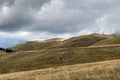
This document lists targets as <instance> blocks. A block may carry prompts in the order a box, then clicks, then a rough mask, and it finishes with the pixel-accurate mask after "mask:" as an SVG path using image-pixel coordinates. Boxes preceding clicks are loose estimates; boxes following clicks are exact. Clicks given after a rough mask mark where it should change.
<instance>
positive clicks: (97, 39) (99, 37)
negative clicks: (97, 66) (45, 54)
mask: <svg viewBox="0 0 120 80" xmlns="http://www.w3.org/2000/svg"><path fill="white" fill-rule="evenodd" d="M119 40H120V36H119V35H117V36H115V35H104V34H90V35H83V36H77V37H72V38H68V39H64V38H63V39H62V38H55V39H49V40H45V41H31V42H26V43H24V44H20V45H17V46H14V47H12V49H13V50H16V51H20V50H21V51H27V50H41V49H51V48H71V47H87V46H92V45H107V44H119V43H120V41H119Z"/></svg>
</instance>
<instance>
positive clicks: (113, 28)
mask: <svg viewBox="0 0 120 80" xmlns="http://www.w3.org/2000/svg"><path fill="white" fill-rule="evenodd" d="M119 4H120V1H119V0H74V1H73V0H0V31H1V33H3V32H4V33H6V34H10V35H13V36H15V37H16V36H22V37H26V38H29V39H38V38H41V39H46V38H52V37H65V36H64V35H67V36H70V35H71V36H72V35H79V34H86V33H96V32H97V33H106V34H111V33H119V32H120V31H119V30H120V27H119V25H120V23H119V21H120V17H119V14H120V11H119V10H120V5H119ZM11 33H12V34H11ZM41 34H42V35H41ZM33 35H34V37H33V38H30V37H31V36H33ZM41 36H46V37H41Z"/></svg>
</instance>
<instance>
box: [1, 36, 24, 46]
mask: <svg viewBox="0 0 120 80" xmlns="http://www.w3.org/2000/svg"><path fill="white" fill-rule="evenodd" d="M24 42H26V41H25V40H20V39H12V38H0V47H2V48H10V47H13V46H15V45H17V44H21V43H24Z"/></svg>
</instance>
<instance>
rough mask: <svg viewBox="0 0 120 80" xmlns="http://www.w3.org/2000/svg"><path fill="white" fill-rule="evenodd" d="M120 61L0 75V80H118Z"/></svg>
mask: <svg viewBox="0 0 120 80" xmlns="http://www.w3.org/2000/svg"><path fill="white" fill-rule="evenodd" d="M119 75H120V60H113V61H103V62H95V63H86V64H76V65H70V66H62V67H54V68H48V69H41V70H34V71H26V72H19V73H10V74H3V75H0V80H120V76H119Z"/></svg>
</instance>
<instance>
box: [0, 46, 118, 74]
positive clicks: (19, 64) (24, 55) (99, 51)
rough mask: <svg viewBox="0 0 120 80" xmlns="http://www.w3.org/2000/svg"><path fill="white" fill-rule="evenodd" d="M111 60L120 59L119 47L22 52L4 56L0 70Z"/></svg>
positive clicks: (0, 63)
mask: <svg viewBox="0 0 120 80" xmlns="http://www.w3.org/2000/svg"><path fill="white" fill-rule="evenodd" d="M113 59H120V46H117V47H116V46H115V45H114V46H112V47H111V46H109V47H108V46H107V47H106V46H105V47H101V46H100V47H99V46H97V47H87V48H86V47H82V48H81V47H80V48H63V49H61V48H60V49H46V50H40V51H23V52H17V53H14V54H9V55H6V56H4V57H3V58H2V59H1V60H0V65H1V66H0V69H1V70H2V71H1V73H6V72H16V71H25V70H33V69H41V68H48V67H54V66H58V65H72V64H78V63H89V62H97V61H104V60H113Z"/></svg>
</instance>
